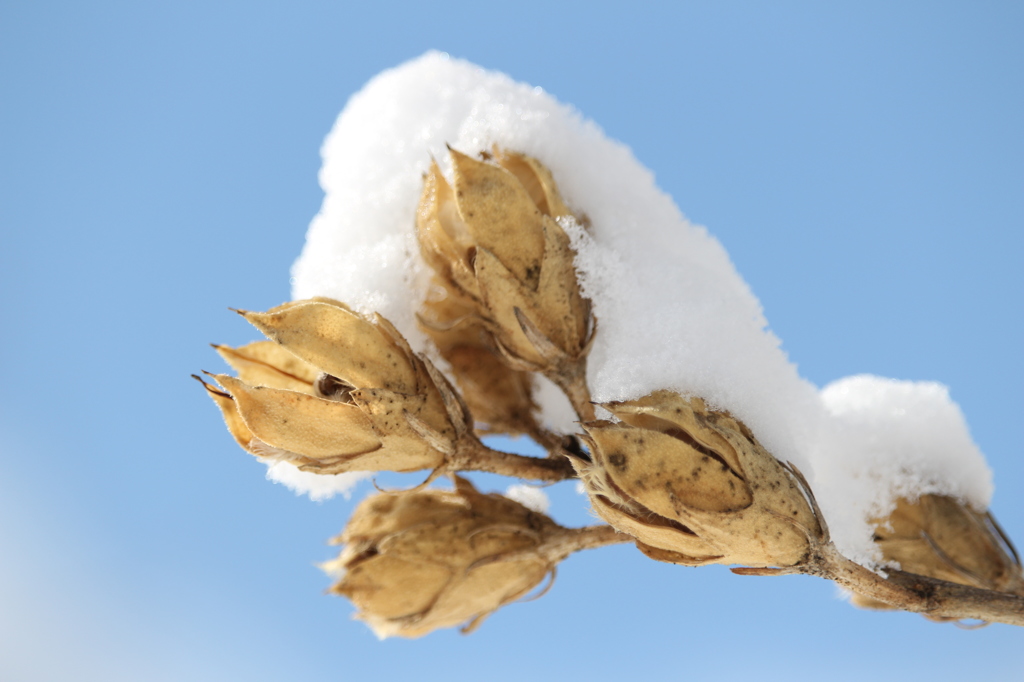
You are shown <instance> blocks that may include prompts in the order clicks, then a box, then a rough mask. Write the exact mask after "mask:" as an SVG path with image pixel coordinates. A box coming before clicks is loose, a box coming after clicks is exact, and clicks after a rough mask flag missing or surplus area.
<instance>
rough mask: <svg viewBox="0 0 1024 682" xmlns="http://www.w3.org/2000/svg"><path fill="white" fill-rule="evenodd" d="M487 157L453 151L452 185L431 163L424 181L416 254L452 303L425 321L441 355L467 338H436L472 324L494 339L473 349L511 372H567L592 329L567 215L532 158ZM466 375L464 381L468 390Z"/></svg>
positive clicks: (551, 183)
mask: <svg viewBox="0 0 1024 682" xmlns="http://www.w3.org/2000/svg"><path fill="white" fill-rule="evenodd" d="M484 156H485V157H486V158H485V160H479V161H478V160H476V159H473V158H471V157H469V156H467V155H465V154H462V153H460V152H457V151H454V150H451V162H452V172H453V183H452V184H449V183H448V181H447V180H446V179H445V177H444V175H443V174H442V173H441V170H440V168H438V166H437V164H432V165H431V167H430V170H429V171H428V173H427V175H426V177H425V178H424V188H423V195H422V197H421V199H420V204H419V208H418V210H417V216H416V234H417V237H418V239H419V243H420V251H421V253H422V254H423V258H424V260H425V261H426V262H427V264H428V265H430V267H431V268H432V269H433V270H434V272H435V274H436V277H437V282H438V283H439V284H440V286H441V287H442V288H443V290H444V291H445V292H446V296H448V297H450V298H452V299H454V301H455V303H449V304H446V306H445V307H446V308H447V310H446V311H443V312H442V313H441V314H440V315H439V314H438V310H437V309H435V310H433V311H429V313H428V315H427V316H425V317H424V325H425V327H427V330H428V333H430V334H431V336H432V337H434V340H435V342H437V344H438V346H439V347H441V348H442V349H446V348H448V349H450V348H453V347H461V348H465V347H466V346H467V344H466V343H465V341H464V340H463V341H462V342H459V343H452V342H448V341H445V340H443V339H439V338H438V335H443V334H444V333H445V332H446V331H448V330H450V329H454V328H456V327H457V325H458V324H459V323H460V322H461V323H465V322H467V321H468V320H473V321H474V322H475V323H477V324H479V325H480V326H482V328H483V330H485V331H486V332H487V334H489V336H490V339H487V340H486V341H484V342H483V343H476V345H477V346H478V347H479V348H481V349H482V350H483V351H485V352H491V351H492V350H493V349H497V350H498V351H499V352H500V354H501V357H502V358H503V359H504V360H505V362H506V364H508V365H509V366H510V367H511V368H512V369H515V370H521V371H540V372H544V373H546V374H559V373H564V369H563V367H564V366H565V365H566V364H571V363H579V362H581V361H582V358H583V357H584V356H585V355H586V350H587V345H588V341H589V335H590V331H591V327H592V324H591V318H590V304H589V301H587V299H585V298H584V297H583V295H582V294H581V293H580V288H579V284H578V282H577V280H576V270H575V266H574V264H573V260H574V258H575V253H574V252H573V250H572V248H571V246H570V244H569V238H568V236H567V235H566V233H565V231H564V230H563V229H562V228H561V227H560V226H559V224H558V222H556V220H555V219H556V218H559V217H562V218H566V219H572V216H571V213H570V212H569V209H568V208H567V207H566V205H565V202H564V201H563V200H562V198H561V196H560V195H559V193H558V189H557V187H556V186H555V182H554V180H553V179H552V177H551V173H550V172H549V171H548V169H547V168H545V167H544V166H543V165H542V164H541V163H540V162H539V161H537V160H536V159H533V158H531V157H529V156H525V155H522V154H515V153H512V152H505V151H500V150H495V151H494V154H493V155H492V154H486V155H484ZM464 313H465V314H464ZM477 336H479V334H478V333H477ZM469 345H472V344H469ZM442 352H444V351H442ZM455 365H456V363H455V362H453V366H455ZM467 379H468V380H467V381H465V382H463V381H462V380H461V379H460V385H463V384H466V385H472V384H473V380H472V379H471V378H468V377H467ZM471 400H474V401H475V400H476V399H475V398H473V399H471ZM524 406H528V403H527V402H520V403H519V404H517V405H516V406H514V407H513V408H512V409H513V410H521V409H522V407H524ZM495 421H501V420H500V419H496V420H495ZM510 421H513V422H514V420H510Z"/></svg>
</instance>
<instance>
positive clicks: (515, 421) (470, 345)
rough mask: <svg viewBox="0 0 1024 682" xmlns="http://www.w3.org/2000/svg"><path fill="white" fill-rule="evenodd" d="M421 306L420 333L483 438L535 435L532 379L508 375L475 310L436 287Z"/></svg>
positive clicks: (523, 374) (515, 373)
mask: <svg viewBox="0 0 1024 682" xmlns="http://www.w3.org/2000/svg"><path fill="white" fill-rule="evenodd" d="M434 291H435V292H438V293H439V296H438V297H436V298H428V299H427V300H426V301H424V302H423V309H422V313H421V315H420V316H419V318H420V327H421V329H423V331H424V332H426V334H427V335H428V336H429V337H430V338H431V340H432V341H433V342H434V345H435V346H437V349H438V351H439V352H440V353H441V356H442V357H443V358H444V359H445V360H447V361H448V364H449V365H450V366H451V371H452V375H453V376H454V377H455V381H456V383H457V384H458V386H459V390H460V391H461V393H462V397H463V399H464V400H465V401H466V405H468V406H469V410H470V412H471V413H472V414H473V418H474V420H475V421H476V428H477V430H478V431H480V432H483V433H507V434H513V435H518V434H528V435H535V434H537V433H538V431H539V428H538V425H537V422H536V420H535V419H534V413H535V412H536V410H537V406H536V405H535V404H534V402H533V398H532V396H531V393H532V377H531V375H530V374H529V373H528V372H521V371H518V370H515V369H512V368H511V367H509V366H508V364H507V363H506V362H503V361H502V359H501V357H499V355H498V350H497V348H496V347H495V345H494V341H493V339H492V338H491V335H490V333H489V332H488V331H487V327H486V325H484V324H483V323H482V322H481V320H480V318H479V317H477V316H476V314H475V309H474V308H473V307H472V306H470V305H467V304H466V303H465V302H464V301H461V300H460V299H458V298H456V297H454V296H450V295H448V294H447V293H446V292H444V291H443V289H441V288H440V287H435V288H434Z"/></svg>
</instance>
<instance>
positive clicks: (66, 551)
mask: <svg viewBox="0 0 1024 682" xmlns="http://www.w3.org/2000/svg"><path fill="white" fill-rule="evenodd" d="M897 4H898V6H894V5H897ZM825 5H827V7H825ZM1022 36H1024V12H1022V10H1021V5H1020V4H1019V3H1009V2H1004V3H1000V2H981V1H972V2H967V1H965V2H960V3H950V2H935V1H932V2H901V3H891V2H863V1H858V2H856V3H845V4H844V6H840V3H813V2H805V3H796V2H773V3H767V2H750V3H732V2H714V3H712V2H707V3H677V4H674V5H672V8H671V9H670V8H669V6H668V4H666V5H664V6H659V5H656V4H645V3H637V2H630V3H595V2H589V3H583V2H579V3H561V4H556V5H554V6H550V7H549V6H546V5H545V4H543V3H539V2H506V3H501V4H497V3H480V2H472V3H469V2H467V3H447V4H446V3H428V2H418V3H409V4H402V3H378V4H377V5H375V6H374V7H373V8H371V7H369V3H344V2H305V3H302V2H300V3H294V6H286V5H285V4H284V3H280V4H275V3H265V2H251V1H250V2H234V3H229V2H183V1H181V0H178V1H176V2H173V3H171V2H166V3H135V2H93V3H71V2H66V3H58V2H44V1H39V0H36V1H33V2H28V1H27V0H19V1H14V0H6V2H4V3H3V4H2V5H0V98H2V99H0V282H2V292H3V296H2V298H0V329H2V332H3V333H2V341H0V344H2V345H0V351H2V352H0V464H2V467H0V679H3V680H16V681H20V680H63V679H71V678H72V677H74V678H76V679H82V680H103V681H108V680H234V679H246V680H252V681H255V680H286V679H332V680H334V679H340V680H365V679H416V680H431V679H438V680H453V681H454V680H481V679H486V680H515V681H522V680H560V681H561V680H574V679H590V680H627V679H628V680H643V679H692V680H704V679H711V678H712V677H713V678H714V679H717V680H750V679H762V680H783V679H786V680H789V679H796V680H799V679H837V680H861V679H874V680H908V679H925V678H927V679H930V680H960V679H975V680H982V679H984V680H1000V679H1004V680H1014V679H1024V653H1022V647H1021V644H1022V642H1024V638H1022V635H1024V632H1022V631H1021V630H1018V629H1014V628H1010V627H1008V626H999V625H996V626H992V627H990V628H987V629H983V630H981V631H974V632H966V631H961V630H958V629H956V628H955V627H953V626H951V625H936V624H932V623H929V622H926V621H925V620H923V619H922V618H919V617H916V616H911V615H906V614H873V613H869V612H863V611H857V610H855V609H853V608H851V607H850V606H848V605H847V604H844V603H843V602H842V601H841V600H839V599H838V598H837V597H836V590H835V588H833V587H832V586H831V585H830V584H828V583H825V582H823V581H821V580H817V579H813V578H800V577H789V578H776V579H771V578H740V577H736V576H732V575H731V574H729V573H728V572H727V571H726V570H725V569H722V568H706V569H684V568H679V567H673V566H669V565H663V564H656V563H654V562H651V561H649V560H647V559H645V558H644V557H642V556H640V555H639V553H637V552H636V551H635V550H632V549H631V548H629V547H617V548H612V549H608V550H603V551H600V552H593V553H590V554H588V555H584V556H578V557H575V558H573V559H571V560H569V561H568V562H567V563H566V564H565V565H564V566H563V567H562V570H561V572H560V576H559V580H558V582H557V584H556V585H555V587H554V589H553V590H552V591H551V592H550V593H549V594H548V595H547V596H545V597H544V598H543V599H541V600H539V601H537V602H533V603H529V604H522V605H515V606H512V607H509V608H507V609H504V610H503V611H501V612H500V613H498V614H496V615H495V616H493V617H492V618H491V619H490V620H489V621H488V622H487V623H485V624H484V626H483V627H482V628H481V629H480V631H479V632H477V633H476V634H474V635H472V636H471V637H468V638H467V637H460V636H459V635H457V634H455V633H454V632H443V633H438V634H435V635H432V636H430V637H427V638H425V639H422V640H419V641H415V642H406V641H401V640H389V641H386V642H383V643H378V642H377V641H376V640H375V639H374V637H373V636H372V634H371V633H370V632H369V631H368V630H367V629H366V628H365V627H363V626H362V625H361V624H359V623H356V622H352V621H350V620H349V615H350V613H351V608H350V606H349V605H348V604H347V603H346V602H345V601H343V600H341V599H337V598H334V597H328V596H323V595H322V594H321V592H322V590H323V589H324V588H325V587H326V586H327V581H326V579H325V578H324V577H323V576H322V575H321V574H320V573H319V571H318V570H317V569H316V568H315V567H314V565H313V564H314V562H316V561H320V560H323V559H325V558H327V557H328V556H330V550H329V549H328V548H327V547H325V546H324V541H325V539H326V538H328V537H329V536H331V535H333V534H334V533H336V532H337V531H338V530H340V528H341V526H342V525H343V523H344V520H345V518H346V517H347V514H348V512H349V510H350V508H351V504H352V502H346V501H345V500H342V499H338V500H334V501H331V502H328V503H325V504H315V503H312V502H310V501H308V500H307V499H304V498H297V497H295V496H294V495H293V494H292V493H291V492H289V491H288V490H286V489H284V488H283V487H281V486H276V485H273V484H271V483H268V482H266V481H264V480H263V472H262V467H261V466H260V465H258V464H257V463H256V462H254V461H253V460H252V459H251V458H250V457H249V456H247V455H245V454H244V453H243V452H242V451H241V450H239V449H238V448H237V447H236V446H235V445H234V443H233V442H232V441H231V440H230V438H229V437H228V435H227V433H226V432H225V429H224V427H223V425H222V423H221V420H220V417H219V416H218V415H217V413H216V412H215V410H214V408H213V406H212V404H211V403H210V401H209V399H208V398H207V397H206V396H205V395H204V394H203V391H202V390H201V389H200V387H199V386H198V385H197V384H195V382H193V381H192V380H191V379H189V377H188V375H189V374H190V373H192V372H195V371H197V370H199V369H212V370H217V369H220V368H221V365H220V363H219V361H218V359H217V358H216V357H215V355H214V353H213V351H212V350H210V349H209V348H208V347H207V346H206V344H207V343H208V342H223V343H233V344H237V343H243V342H245V341H248V340H250V339H253V338H255V332H254V330H251V329H249V328H248V327H247V325H245V323H244V322H243V321H241V320H239V319H238V318H237V317H235V316H234V314H232V313H230V312H229V311H228V310H227V306H238V307H246V308H252V309H260V308H266V307H269V306H271V305H274V304H277V303H280V302H282V301H283V300H286V299H287V298H288V294H289V284H288V269H289V266H290V265H291V263H292V261H293V259H294V258H295V257H296V256H297V254H298V253H299V250H300V248H301V246H302V241H303V235H304V232H305V229H306V225H307V224H308V222H309V220H310V218H311V217H312V216H313V215H314V213H315V212H316V211H317V208H318V206H319V202H320V199H321V192H320V190H319V188H318V185H317V182H316V174H317V170H318V167H319V158H318V148H319V145H320V143H321V140H322V139H323V137H324V135H325V134H326V133H327V131H328V130H329V128H330V126H331V124H332V122H333V121H334V118H335V117H336V116H337V114H338V112H339V111H340V110H341V108H342V106H343V105H344V103H345V101H346V99H347V98H348V97H349V96H350V95H351V94H352V93H354V92H355V91H356V90H358V89H359V88H360V87H361V86H362V84H363V83H364V82H365V81H366V80H367V79H369V78H370V77H371V76H373V75H374V74H375V73H377V72H379V71H380V70H382V69H384V68H387V67H390V66H393V65H396V64H398V63H400V62H403V61H405V60H407V59H410V58H412V57H415V56H417V55H419V54H421V53H422V52H424V51H425V50H427V49H430V48H436V49H442V50H446V51H448V52H450V53H451V54H452V55H454V56H459V57H465V58H468V59H470V60H472V61H475V62H477V63H479V64H481V65H483V66H486V67H488V68H493V69H498V70H502V71H505V72H507V73H509V74H510V75H512V76H513V77H515V78H517V79H519V80H524V81H527V82H530V83H532V84H535V85H540V86H542V87H544V88H545V89H546V90H548V91H549V92H551V93H553V94H554V95H555V96H557V97H558V98H560V99H561V100H562V101H565V102H569V103H572V104H574V105H576V106H577V107H578V108H579V109H580V110H582V111H583V112H584V113H585V114H586V115H587V116H589V117H591V118H593V119H594V120H596V121H597V122H598V123H599V124H600V125H602V126H603V127H604V129H605V130H606V131H607V132H608V134H609V135H611V136H613V137H615V138H618V139H620V140H622V141H624V142H626V143H627V144H629V145H630V146H631V147H632V148H633V150H634V152H635V153H636V155H637V157H638V158H639V159H640V160H641V161H642V162H643V163H645V164H647V165H648V166H649V167H650V168H652V169H653V170H654V172H655V173H656V174H657V178H658V181H659V183H660V185H661V187H663V188H664V189H665V190H666V191H667V192H669V193H670V194H672V195H673V196H674V197H675V199H676V201H677V202H678V204H679V205H680V207H681V208H682V210H683V211H684V212H685V213H686V214H687V215H688V216H689V217H690V218H691V219H692V220H694V221H696V222H699V223H703V224H706V225H708V226H709V228H710V229H711V231H712V232H713V233H714V234H715V235H717V236H718V238H719V239H721V241H722V242H723V243H724V244H725V246H726V248H727V249H728V250H729V252H730V254H731V255H732V257H733V259H734V261H735V263H736V265H737V267H738V269H739V271H740V272H741V273H742V274H743V275H744V277H746V278H747V280H748V281H749V282H750V284H751V286H752V288H753V290H754V292H755V293H756V294H757V295H758V296H759V297H760V299H761V301H762V302H763V304H764V307H765V311H766V314H767V317H768V319H769V320H770V322H771V324H772V327H773V329H774V330H775V331H776V333H778V335H779V336H780V337H781V338H782V339H783V341H784V344H785V347H786V349H787V350H788V352H789V353H790V355H791V357H792V358H793V359H794V360H795V361H796V362H797V363H799V365H800V368H801V371H802V372H803V373H804V375H805V376H807V377H809V378H810V379H811V380H813V381H814V382H816V383H818V384H819V385H820V384H824V383H826V382H828V381H830V380H833V379H836V378H839V377H841V376H845V375H848V374H854V373H860V372H873V373H878V374H883V375H888V376H894V377H898V378H907V379H930V380H939V381H942V382H944V383H947V384H948V385H949V386H950V387H951V391H952V395H953V397H954V399H956V400H957V401H958V402H959V403H960V404H961V405H962V407H963V409H964V412H965V413H966V415H967V419H968V422H969V424H970V425H971V429H972V433H973V436H974V438H975V439H976V441H977V442H978V444H979V445H980V446H981V448H982V450H983V451H984V452H985V453H986V454H987V456H988V458H989V462H990V463H991V465H992V467H993V468H994V470H995V473H996V481H997V486H996V488H997V491H996V497H995V501H994V507H993V508H994V511H995V512H996V514H997V515H998V516H999V518H1000V519H1001V520H1002V521H1003V523H1004V525H1005V526H1006V528H1007V529H1008V531H1009V532H1010V534H1011V535H1012V536H1014V537H1016V539H1017V540H1018V542H1019V543H1021V544H1024V508H1022V504H1021V502H1020V500H1021V499H1022V497H1024V462H1022V459H1024V458H1022V454H1024V453H1022V448H1021V437H1020V434H1021V424H1022V422H1024V419H1022V417H1024V399H1022V392H1021V386H1022V385H1024V363H1022V361H1021V349H1022V348H1024V343H1022V342H1024V324H1022V323H1024V306H1022V303H1021V295H1022V291H1024V288H1022V284H1024V281H1022V280H1024V276H1022V268H1021V257H1022V254H1024V243H1022V237H1021V234H1022V219H1024V193H1022V190H1024V136H1022V132H1021V122H1022V115H1024V97H1022V92H1024V82H1022V75H1024V70H1022V69H1024V50H1022V47H1021V42H1022V41H1021V37H1022ZM638 332H639V333H642V330H638ZM484 484H485V485H486V486H489V487H491V488H494V487H501V488H503V487H504V486H505V485H506V484H507V482H506V481H502V480H500V479H490V480H485V481H484ZM365 493H366V488H361V489H360V490H359V491H357V497H361V496H362V495H364V494H365ZM552 496H553V498H554V506H553V508H552V512H553V514H554V516H555V517H556V518H558V519H560V520H561V521H563V522H565V523H579V524H582V523H586V522H587V518H588V517H587V513H586V511H585V510H584V508H583V504H582V500H581V499H580V498H578V497H577V496H576V495H575V493H573V492H572V489H571V486H560V487H558V488H556V489H554V490H553V491H552Z"/></svg>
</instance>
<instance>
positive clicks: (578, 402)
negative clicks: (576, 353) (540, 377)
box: [545, 355, 596, 422]
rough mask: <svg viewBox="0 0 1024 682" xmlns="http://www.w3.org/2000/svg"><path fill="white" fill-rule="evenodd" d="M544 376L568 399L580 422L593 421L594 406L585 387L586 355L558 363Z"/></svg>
mask: <svg viewBox="0 0 1024 682" xmlns="http://www.w3.org/2000/svg"><path fill="white" fill-rule="evenodd" d="M545 376H546V377H547V378H548V379H550V380H551V381H553V382H554V383H555V385H556V386H558V388H560V389H562V393H564V394H565V397H566V398H568V399H569V404H570V405H572V409H573V410H575V411H576V416H577V417H579V418H580V421H584V422H590V421H594V419H595V417H596V414H595V413H594V404H593V403H592V402H590V388H589V387H588V386H587V356H586V355H582V356H580V358H578V359H576V360H573V361H567V362H565V363H560V364H559V366H558V367H557V368H556V369H555V370H554V371H551V372H547V373H545Z"/></svg>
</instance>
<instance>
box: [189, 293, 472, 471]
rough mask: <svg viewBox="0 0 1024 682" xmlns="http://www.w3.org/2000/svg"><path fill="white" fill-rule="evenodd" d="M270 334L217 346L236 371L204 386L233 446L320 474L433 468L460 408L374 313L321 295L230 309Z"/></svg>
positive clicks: (452, 435) (453, 432)
mask: <svg viewBox="0 0 1024 682" xmlns="http://www.w3.org/2000/svg"><path fill="white" fill-rule="evenodd" d="M240 312H241V314H242V315H243V316H244V317H245V318H246V319H247V320H249V322H251V323H252V324H253V325H255V326H256V327H257V328H259V329H260V330H261V331H262V332H263V333H264V334H266V335H267V336H268V337H269V338H270V339H271V341H267V342H259V343H255V344H250V345H248V346H243V347H241V348H237V349H234V348H229V347H227V346H218V347H217V349H218V351H219V352H220V353H221V355H222V356H223V357H224V358H225V359H226V360H227V361H228V363H229V364H230V365H232V367H234V368H235V369H236V370H237V371H238V377H237V378H236V377H232V376H228V375H224V374H220V375H215V376H214V379H216V381H217V383H218V384H220V386H221V389H223V390H218V389H215V388H213V387H212V386H209V385H207V389H208V390H209V392H210V394H211V396H212V397H213V399H214V401H215V402H216V403H217V405H218V406H219V407H220V408H221V410H222V411H223V413H224V418H225V421H226V422H227V424H228V429H229V431H231V433H232V435H233V436H234V437H235V439H236V440H237V441H238V442H239V444H241V445H242V447H243V448H245V449H246V450H248V451H250V452H252V453H253V454H256V455H258V456H261V457H268V458H276V459H285V460H287V461H290V462H292V463H294V464H295V465H296V466H298V467H299V468H300V469H303V470H305V471H312V472H316V473H322V474H334V473H340V472H344V471H384V470H390V471H414V470H418V469H436V468H437V467H439V466H441V464H442V463H443V462H444V458H445V456H446V455H447V454H450V453H451V452H454V450H455V443H456V441H457V440H458V438H459V437H460V436H461V435H462V434H463V433H464V432H465V430H466V420H467V418H468V415H467V414H466V411H465V409H464V407H463V406H462V405H461V403H459V402H458V400H457V399H456V398H455V397H454V395H453V394H452V392H451V389H450V387H449V386H448V385H447V382H446V381H445V380H444V378H443V377H442V376H441V375H440V373H438V372H437V370H436V369H434V368H433V367H432V366H431V365H430V364H429V362H428V361H426V360H424V359H423V358H420V357H418V356H417V355H416V354H414V353H413V352H412V350H411V349H410V348H409V346H408V344H407V343H406V341H405V339H404V338H403V337H402V336H401V334H399V333H398V331H397V330H395V328H394V327H393V326H392V325H391V324H390V323H389V322H388V321H387V320H386V319H384V318H383V317H381V316H380V315H375V316H374V317H372V318H368V317H365V316H363V315H359V314H358V313H355V312H353V311H352V310H350V309H349V308H348V307H346V306H345V305H344V304H341V303H339V302H337V301H331V300H328V299H312V300H306V301H295V302H292V303H286V304H284V305H282V306H278V307H277V308H273V309H272V310H269V311H267V312H266V313H254V312H245V311H240Z"/></svg>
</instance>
